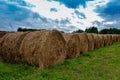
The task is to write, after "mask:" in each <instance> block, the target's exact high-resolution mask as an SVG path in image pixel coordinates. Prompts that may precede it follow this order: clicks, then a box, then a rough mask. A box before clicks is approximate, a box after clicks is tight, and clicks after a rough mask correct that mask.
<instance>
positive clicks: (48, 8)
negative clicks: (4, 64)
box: [0, 0, 120, 32]
mask: <svg viewBox="0 0 120 80" xmlns="http://www.w3.org/2000/svg"><path fill="white" fill-rule="evenodd" d="M90 26H98V29H99V30H100V29H103V28H120V0H0V31H16V30H17V29H18V28H19V27H22V28H33V29H50V30H51V29H58V30H61V31H65V32H72V31H74V30H77V29H83V30H85V29H86V28H88V27H90Z"/></svg>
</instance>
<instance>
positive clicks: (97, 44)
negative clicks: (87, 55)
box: [93, 34, 101, 49]
mask: <svg viewBox="0 0 120 80" xmlns="http://www.w3.org/2000/svg"><path fill="white" fill-rule="evenodd" d="M93 37H94V49H97V48H100V45H101V43H100V38H99V36H98V34H93Z"/></svg>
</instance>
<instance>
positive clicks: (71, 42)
mask: <svg viewBox="0 0 120 80" xmlns="http://www.w3.org/2000/svg"><path fill="white" fill-rule="evenodd" d="M63 37H64V39H65V41H66V46H67V58H75V57H78V56H79V55H80V45H79V44H80V39H79V36H78V35H76V34H72V33H64V34H63Z"/></svg>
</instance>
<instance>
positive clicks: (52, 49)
mask: <svg viewBox="0 0 120 80" xmlns="http://www.w3.org/2000/svg"><path fill="white" fill-rule="evenodd" d="M20 53H21V54H22V55H23V61H24V62H25V63H28V64H30V65H36V66H38V67H39V69H40V70H41V69H43V68H48V67H49V66H52V65H55V64H60V63H63V62H64V60H65V58H66V42H65V40H64V38H63V36H62V34H61V33H60V32H59V31H57V30H53V31H50V30H42V31H35V32H30V33H28V34H27V35H26V37H25V38H24V39H23V41H22V43H21V46H20Z"/></svg>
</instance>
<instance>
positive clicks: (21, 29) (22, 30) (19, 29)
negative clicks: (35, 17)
mask: <svg viewBox="0 0 120 80" xmlns="http://www.w3.org/2000/svg"><path fill="white" fill-rule="evenodd" d="M41 30H45V29H27V28H21V27H19V28H18V30H17V31H18V32H25V31H41Z"/></svg>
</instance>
